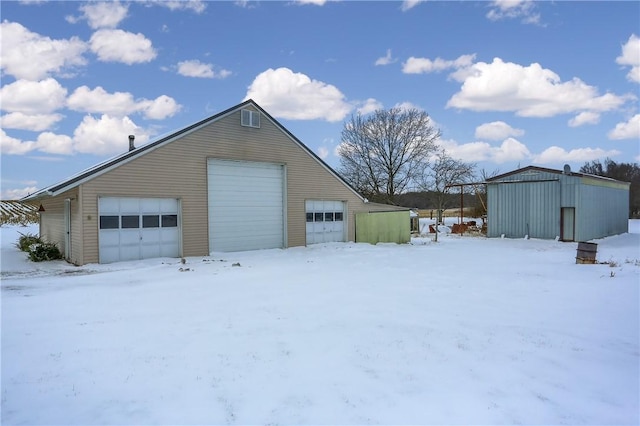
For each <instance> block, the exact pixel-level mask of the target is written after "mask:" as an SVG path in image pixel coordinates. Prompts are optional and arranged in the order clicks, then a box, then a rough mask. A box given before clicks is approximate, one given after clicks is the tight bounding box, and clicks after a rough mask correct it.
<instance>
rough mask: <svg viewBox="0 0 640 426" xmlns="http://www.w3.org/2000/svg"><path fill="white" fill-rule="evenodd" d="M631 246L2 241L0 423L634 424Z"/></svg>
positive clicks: (624, 240)
mask: <svg viewBox="0 0 640 426" xmlns="http://www.w3.org/2000/svg"><path fill="white" fill-rule="evenodd" d="M630 228H631V232H630V233H628V234H624V235H620V236H615V237H610V238H606V239H601V240H596V241H594V242H597V243H598V253H597V258H598V260H599V261H600V262H607V263H600V264H596V265H577V264H576V263H575V256H576V248H577V243H561V242H556V241H542V240H535V239H532V240H511V239H485V238H478V237H460V236H458V235H452V234H442V235H441V236H440V238H439V241H438V242H437V243H434V242H432V241H431V239H430V238H428V237H425V238H415V239H414V240H413V244H410V245H409V244H407V245H390V244H381V245H377V246H372V245H367V244H354V243H343V244H326V245H316V246H311V247H308V248H292V249H287V250H266V251H254V252H244V253H232V254H220V255H215V256H211V257H205V258H202V257H192V258H187V259H186V263H185V264H182V263H180V262H179V260H178V259H155V260H147V261H141V262H127V263H119V264H113V265H86V266H83V267H75V266H72V265H68V264H66V263H64V262H47V263H30V262H28V261H26V259H25V255H24V254H23V253H20V252H18V251H17V249H15V247H14V246H13V244H14V243H15V241H16V240H17V237H18V234H17V232H18V231H20V232H28V231H32V232H33V231H35V229H34V228H31V229H29V228H26V229H25V228H19V227H1V228H0V230H1V232H2V234H1V237H2V241H1V249H2V251H1V255H2V256H1V261H2V264H1V267H0V269H1V272H2V293H1V295H2V352H1V354H2V370H1V373H2V407H1V408H2V424H3V425H9V424H47V425H52V424H66V425H68V424H78V425H79V424H82V425H90V424H120V425H133V424H461V423H464V424H516V423H524V424H609V425H610V424H638V423H640V414H639V410H640V407H639V405H640V403H639V401H640V391H639V381H640V379H639V377H640V368H639V365H640V348H639V318H640V317H639V303H640V297H639V292H638V287H639V284H640V221H631V222H630Z"/></svg>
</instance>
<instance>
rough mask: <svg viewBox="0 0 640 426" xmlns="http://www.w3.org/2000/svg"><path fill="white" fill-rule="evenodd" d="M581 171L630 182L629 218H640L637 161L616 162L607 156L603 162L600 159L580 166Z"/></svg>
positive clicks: (638, 167)
mask: <svg viewBox="0 0 640 426" xmlns="http://www.w3.org/2000/svg"><path fill="white" fill-rule="evenodd" d="M580 173H587V174H590V175H596V176H604V177H608V178H611V179H615V180H619V181H622V182H630V183H631V187H630V188H629V218H631V219H640V166H638V164H637V163H616V162H615V161H613V160H611V159H610V158H607V159H606V160H604V164H603V163H601V162H600V160H595V161H592V162H590V163H585V164H584V165H583V166H582V167H580Z"/></svg>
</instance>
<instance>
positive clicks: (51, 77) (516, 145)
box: [0, 0, 640, 199]
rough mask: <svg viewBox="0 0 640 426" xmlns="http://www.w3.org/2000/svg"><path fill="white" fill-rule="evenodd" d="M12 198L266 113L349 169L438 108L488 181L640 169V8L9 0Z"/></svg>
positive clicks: (450, 139)
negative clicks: (152, 146)
mask: <svg viewBox="0 0 640 426" xmlns="http://www.w3.org/2000/svg"><path fill="white" fill-rule="evenodd" d="M0 7H1V14H2V23H1V32H0V37H1V47H2V50H1V53H0V63H1V66H2V71H1V72H2V86H1V88H0V100H1V103H0V106H1V109H2V116H1V118H0V125H1V128H2V129H1V133H0V138H1V139H0V141H1V153H2V159H1V161H2V173H1V197H2V199H15V198H19V197H22V196H24V195H26V194H28V193H30V192H33V191H35V190H36V189H40V188H42V187H44V186H48V185H50V184H53V183H56V182H58V181H60V180H63V179H64V178H66V177H68V176H71V175H74V174H76V173H77V172H79V171H81V170H83V169H85V168H87V167H90V166H92V165H94V164H96V163H99V162H101V161H104V160H105V159H108V158H110V157H112V156H114V155H117V154H119V153H122V152H124V151H126V150H127V147H128V139H127V136H128V135H129V134H135V135H136V145H138V146H140V145H142V144H144V143H147V142H150V141H153V140H155V139H157V138H159V137H160V136H162V135H166V134H168V133H171V132H173V131H176V130H179V129H181V128H183V127H186V126H188V125H190V124H193V123H195V122H196V121H199V120H201V119H203V118H206V117H208V116H211V115H214V114H216V113H218V112H220V111H223V110H225V109H226V108H229V107H231V106H234V105H236V104H238V103H240V102H242V101H243V100H245V99H247V98H252V99H254V100H255V101H256V102H257V103H258V104H260V105H261V106H262V107H263V108H265V109H266V110H267V112H269V113H270V114H271V115H272V116H274V117H275V118H276V119H277V120H278V121H280V122H281V123H282V124H283V125H284V126H285V127H286V128H287V129H288V130H290V131H291V132H292V133H293V134H294V135H296V136H297V137H298V138H299V139H300V140H301V141H302V142H303V143H305V144H306V145H307V146H308V147H309V148H311V149H312V150H313V151H314V152H316V153H317V154H318V155H319V156H320V157H322V158H323V159H324V160H325V161H326V162H327V163H328V164H329V165H331V166H332V167H334V168H338V166H339V159H338V157H337V155H336V148H337V147H338V145H339V144H340V133H341V130H342V128H343V125H344V122H345V121H346V120H348V119H349V118H350V117H351V115H352V114H357V113H363V114H366V113H368V112H370V111H372V110H374V109H377V108H385V109H388V108H391V107H415V108H419V109H422V110H424V111H426V112H427V113H428V114H429V115H430V116H431V118H432V120H433V121H434V125H436V126H437V127H438V128H439V129H440V130H441V132H442V137H441V140H440V141H439V143H440V144H441V145H442V146H443V147H444V148H445V149H447V150H448V151H449V153H450V154H451V155H453V156H454V157H457V158H459V159H461V160H463V161H467V162H474V163H476V164H477V167H478V170H481V169H484V170H486V171H489V172H491V171H494V170H498V171H500V172H508V171H510V170H513V169H515V168H517V167H519V166H520V167H524V166H527V165H531V164H533V165H539V166H542V167H549V168H556V169H562V167H563V165H564V164H569V165H570V166H571V167H572V169H573V170H577V169H578V168H579V167H580V166H581V165H583V164H584V163H585V162H588V161H592V160H598V159H599V160H604V159H605V158H607V157H609V158H611V159H613V160H615V161H617V162H638V161H640V109H639V96H640V95H639V87H640V38H639V37H640V2H637V1H631V2H622V1H620V2H568V1H566V2H565V1H561V2H551V1H545V2H530V1H518V0H509V1H495V2H470V1H464V2H452V1H451V2H450V1H447V2H444V1H404V2H402V1H396V2H359V1H358V2H356V1H323V0H316V1H287V2H285V1H283V2H279V1H278V2H276V1H267V2H250V1H236V2H233V1H228V2H205V1H136V2H124V1H122V2H108V3H102V2H89V3H86V2H71V1H70V2H57V1H51V2H41V1H24V2H17V1H16V2H12V1H3V2H2V4H1V5H0Z"/></svg>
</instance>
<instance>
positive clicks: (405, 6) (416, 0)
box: [401, 0, 425, 12]
mask: <svg viewBox="0 0 640 426" xmlns="http://www.w3.org/2000/svg"><path fill="white" fill-rule="evenodd" d="M423 1H425V0H404V1H403V2H402V6H401V10H402V11H403V12H406V11H407V10H409V9H413V8H414V7H416V6H417V5H419V4H420V3H422V2H423Z"/></svg>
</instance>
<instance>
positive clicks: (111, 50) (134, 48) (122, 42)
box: [89, 29, 157, 65]
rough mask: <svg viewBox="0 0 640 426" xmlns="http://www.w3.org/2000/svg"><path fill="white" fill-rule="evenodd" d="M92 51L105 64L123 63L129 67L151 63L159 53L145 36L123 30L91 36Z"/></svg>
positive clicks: (104, 30)
mask: <svg viewBox="0 0 640 426" xmlns="http://www.w3.org/2000/svg"><path fill="white" fill-rule="evenodd" d="M89 43H90V45H91V51H92V52H93V53H95V54H96V55H97V56H98V59H99V60H101V61H103V62H122V63H125V64H127V65H131V64H135V63H141V62H150V61H151V60H153V59H154V58H155V57H156V56H157V53H156V51H155V49H154V48H153V46H152V44H151V40H149V39H147V38H146V37H145V36H144V35H143V34H141V33H138V34H134V33H130V32H126V31H122V30H110V29H102V30H98V31H96V32H95V33H93V35H92V36H91V40H90V41H89Z"/></svg>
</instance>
